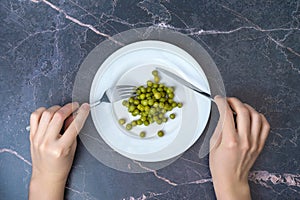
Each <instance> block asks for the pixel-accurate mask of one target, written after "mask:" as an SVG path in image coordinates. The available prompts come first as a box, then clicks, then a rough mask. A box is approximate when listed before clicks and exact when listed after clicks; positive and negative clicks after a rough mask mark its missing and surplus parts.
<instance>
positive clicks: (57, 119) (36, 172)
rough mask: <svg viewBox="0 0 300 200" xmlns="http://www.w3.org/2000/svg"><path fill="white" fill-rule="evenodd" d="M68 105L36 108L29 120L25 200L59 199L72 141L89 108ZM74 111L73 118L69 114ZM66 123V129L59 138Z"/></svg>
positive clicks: (86, 105) (69, 166)
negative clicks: (29, 167) (28, 173)
mask: <svg viewBox="0 0 300 200" xmlns="http://www.w3.org/2000/svg"><path fill="white" fill-rule="evenodd" d="M78 108H79V104H78V103H70V104H67V105H65V106H63V107H60V106H52V107H51V108H49V109H46V108H43V107H42V108H39V109H37V110H36V111H35V112H33V113H32V114H31V117H30V144H31V145H30V151H31V158H32V176H31V181H30V187H29V199H30V200H35V199H63V198H64V189H65V184H66V181H67V178H68V174H69V172H70V169H71V166H72V163H73V158H74V153H75V149H76V146H77V142H76V137H77V135H78V133H79V131H80V130H81V128H82V127H83V124H84V122H85V120H86V118H87V116H88V113H89V105H88V104H83V105H82V106H81V107H80V108H79V109H78ZM77 109H78V113H77V115H76V116H75V117H73V116H71V114H72V113H73V112H74V111H75V110H77ZM65 120H66V122H67V124H66V129H65V132H64V134H63V135H61V134H60V131H61V129H62V128H63V124H64V121H65Z"/></svg>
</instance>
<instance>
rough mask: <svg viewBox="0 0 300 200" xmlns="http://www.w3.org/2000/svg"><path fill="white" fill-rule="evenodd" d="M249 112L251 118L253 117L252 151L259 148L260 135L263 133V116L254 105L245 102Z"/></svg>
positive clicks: (251, 132)
mask: <svg viewBox="0 0 300 200" xmlns="http://www.w3.org/2000/svg"><path fill="white" fill-rule="evenodd" d="M244 105H245V106H246V107H247V108H248V110H249V112H250V119H251V131H250V137H251V141H252V142H251V143H252V144H251V146H252V148H251V149H252V151H256V150H258V143H259V137H260V133H261V125H262V118H261V114H260V113H258V112H257V111H256V110H255V109H254V108H253V107H252V106H250V105H248V104H244Z"/></svg>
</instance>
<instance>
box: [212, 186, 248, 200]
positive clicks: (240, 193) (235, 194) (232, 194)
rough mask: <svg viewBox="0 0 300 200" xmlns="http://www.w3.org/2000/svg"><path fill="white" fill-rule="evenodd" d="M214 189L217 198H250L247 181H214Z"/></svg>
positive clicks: (244, 199) (221, 199) (233, 199)
mask: <svg viewBox="0 0 300 200" xmlns="http://www.w3.org/2000/svg"><path fill="white" fill-rule="evenodd" d="M214 190H215V193H216V197H217V199H218V200H240V199H243V200H251V195H250V187H249V184H248V182H244V183H242V182H236V183H234V182H231V183H230V184H224V183H221V184H215V183H214Z"/></svg>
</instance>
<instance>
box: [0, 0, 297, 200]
mask: <svg viewBox="0 0 300 200" xmlns="http://www.w3.org/2000/svg"><path fill="white" fill-rule="evenodd" d="M145 26H146V27H149V29H151V28H156V27H165V28H168V29H170V30H175V31H178V32H181V33H183V34H186V35H188V36H190V37H192V38H193V39H195V40H197V41H198V42H199V43H200V44H201V45H202V46H203V47H204V48H205V49H206V50H207V51H208V53H209V54H210V55H211V56H212V58H213V59H214V60H215V62H216V64H217V66H218V68H219V70H220V73H221V75H222V77H223V78H224V84H225V87H226V90H227V94H228V96H237V97H239V98H241V99H242V100H243V101H245V102H247V103H249V104H251V105H253V106H254V107H255V108H256V109H257V110H259V111H260V112H262V113H264V114H265V115H266V117H267V118H268V119H269V121H270V124H271V127H272V129H271V133H270V136H269V138H268V140H267V142H266V145H265V148H264V150H263V152H262V154H261V156H260V157H259V158H258V160H257V162H256V164H255V165H254V167H253V168H252V170H251V172H250V175H249V180H250V186H251V193H252V197H253V199H300V154H299V150H300V149H299V148H300V147H299V142H300V137H299V134H300V114H299V113H300V112H299V111H300V101H299V99H300V85H299V81H300V27H299V26H300V1H299V0H298V1H297V0H289V1H274V0H269V1H260V2H259V1H234V0H232V1H227V2H226V1H221V0H213V1H196V0H191V1H173V0H143V1H141V0H129V1H120V0H111V1H104V0H100V1H95V0H82V1H77V0H11V1H9V0H3V1H1V2H0V35H1V38H0V72H1V73H0V100H1V103H2V106H1V108H0V113H1V116H0V123H1V127H2V129H1V132H0V133H1V134H0V177H1V183H0V199H26V198H27V195H28V192H27V191H28V183H29V180H30V175H31V159H30V148H29V139H28V132H27V131H26V130H25V127H26V126H27V125H28V123H29V115H30V113H31V112H32V111H33V110H35V109H36V108H37V107H40V106H51V105H53V104H64V103H67V102H69V101H71V100H72V85H73V82H74V79H75V76H76V73H77V71H78V69H79V66H80V64H81V63H82V61H83V60H84V58H85V57H86V56H87V54H88V53H89V52H90V51H91V50H92V49H93V48H94V47H95V46H97V45H98V44H99V43H100V42H102V41H104V40H105V39H109V40H112V41H114V42H115V43H117V44H119V45H122V43H121V42H120V41H115V40H114V39H113V38H112V36H113V35H114V34H117V33H119V32H122V31H125V30H128V29H131V28H139V27H145ZM197 152H198V149H197V145H194V146H193V147H192V148H191V149H189V150H188V151H187V152H186V153H185V154H183V155H182V156H181V158H179V159H178V160H177V161H176V162H174V163H173V164H171V165H170V166H168V167H166V168H163V169H161V170H153V169H149V168H146V167H144V166H142V165H141V164H140V163H138V162H136V164H138V165H140V167H143V168H144V169H146V170H147V171H149V173H145V174H127V173H123V172H118V171H115V170H113V169H110V168H108V167H106V166H104V165H103V164H101V163H99V162H98V161H97V160H96V159H95V158H93V157H92V156H91V155H90V154H89V153H88V152H87V151H86V149H85V148H84V146H83V145H82V144H81V143H80V141H79V144H78V149H77V154H76V157H75V161H74V165H73V167H72V171H71V173H70V178H69V180H68V183H67V186H66V199H124V200H142V199H215V195H214V192H213V185H212V180H211V175H210V173H209V168H208V157H205V158H203V159H199V158H198V156H197Z"/></svg>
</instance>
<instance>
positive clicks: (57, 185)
mask: <svg viewBox="0 0 300 200" xmlns="http://www.w3.org/2000/svg"><path fill="white" fill-rule="evenodd" d="M65 183H66V181H61V182H52V181H49V180H46V179H43V178H31V181H30V186H29V200H40V199H43V200H60V199H61V200H62V199H64V190H65Z"/></svg>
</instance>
